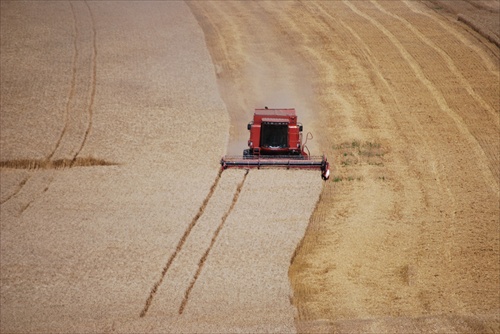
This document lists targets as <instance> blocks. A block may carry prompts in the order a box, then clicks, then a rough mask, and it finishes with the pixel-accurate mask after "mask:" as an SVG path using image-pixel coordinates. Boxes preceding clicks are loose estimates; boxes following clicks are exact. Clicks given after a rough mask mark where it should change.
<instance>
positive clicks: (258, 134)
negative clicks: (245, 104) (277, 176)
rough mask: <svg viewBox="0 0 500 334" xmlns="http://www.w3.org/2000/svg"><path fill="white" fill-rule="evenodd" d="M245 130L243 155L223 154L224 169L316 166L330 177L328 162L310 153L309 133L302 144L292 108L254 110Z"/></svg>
mask: <svg viewBox="0 0 500 334" xmlns="http://www.w3.org/2000/svg"><path fill="white" fill-rule="evenodd" d="M248 130H250V139H249V140H248V149H245V150H244V151H243V156H225V157H223V158H222V159H221V161H220V163H221V165H222V168H223V169H226V168H264V167H281V168H287V169H288V168H296V169H318V170H321V177H322V178H323V180H328V178H329V177H330V164H329V163H328V161H327V159H326V157H325V156H324V155H323V156H317V157H315V156H311V155H310V154H309V149H307V146H306V145H305V144H306V143H307V139H312V135H311V134H310V133H308V134H307V136H306V142H305V143H304V144H302V124H300V123H297V115H296V114H295V109H268V108H267V107H266V108H264V109H255V113H254V115H253V121H252V122H250V123H248ZM305 150H307V152H306V151H305Z"/></svg>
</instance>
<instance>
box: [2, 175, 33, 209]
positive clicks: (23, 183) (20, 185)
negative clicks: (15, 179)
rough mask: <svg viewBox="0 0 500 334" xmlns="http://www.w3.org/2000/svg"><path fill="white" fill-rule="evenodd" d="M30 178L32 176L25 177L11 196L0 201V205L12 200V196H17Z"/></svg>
mask: <svg viewBox="0 0 500 334" xmlns="http://www.w3.org/2000/svg"><path fill="white" fill-rule="evenodd" d="M31 177H32V175H30V176H27V177H25V178H24V179H23V180H22V181H21V182H19V185H18V186H17V187H16V189H15V190H14V192H13V193H12V194H10V195H9V196H7V198H5V199H4V200H2V201H1V202H0V205H2V204H4V203H6V202H7V201H8V200H10V199H11V198H13V197H14V196H16V195H17V194H19V192H21V190H22V189H23V187H24V185H25V184H26V183H27V182H28V180H29V179H30V178H31Z"/></svg>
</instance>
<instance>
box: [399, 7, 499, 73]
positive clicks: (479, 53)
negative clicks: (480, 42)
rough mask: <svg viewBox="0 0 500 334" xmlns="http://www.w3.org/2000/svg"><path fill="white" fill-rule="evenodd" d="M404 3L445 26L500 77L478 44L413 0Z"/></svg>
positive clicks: (489, 69)
mask: <svg viewBox="0 0 500 334" xmlns="http://www.w3.org/2000/svg"><path fill="white" fill-rule="evenodd" d="M403 3H404V4H405V5H406V6H407V7H408V8H409V9H410V10H411V11H412V12H414V13H416V14H420V15H424V16H427V17H428V18H429V19H431V20H432V21H434V22H436V23H437V24H439V25H440V26H441V27H443V28H444V30H445V31H446V32H448V33H449V34H451V35H453V36H454V37H455V38H456V39H457V40H459V41H460V42H461V43H462V44H463V45H464V46H465V47H467V48H469V49H471V50H472V51H474V52H475V53H476V54H477V55H478V56H479V57H480V58H481V59H482V60H483V63H484V65H485V66H486V68H487V69H488V71H489V72H490V73H491V74H492V75H494V76H496V77H497V78H499V77H500V73H499V72H498V68H497V66H496V65H495V63H493V62H492V61H491V59H490V57H488V56H487V55H486V53H485V52H484V51H483V50H482V49H481V48H479V47H478V46H477V45H475V44H473V43H470V41H469V40H467V38H466V37H465V36H464V35H462V34H460V33H458V32H457V31H456V30H455V29H453V28H452V27H450V25H449V24H446V23H444V22H442V21H441V20H438V19H437V18H436V17H435V16H434V15H431V14H429V13H426V12H423V11H421V10H419V9H417V8H415V5H414V4H413V3H412V2H411V1H408V0H403Z"/></svg>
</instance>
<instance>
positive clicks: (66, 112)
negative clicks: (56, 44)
mask: <svg viewBox="0 0 500 334" xmlns="http://www.w3.org/2000/svg"><path fill="white" fill-rule="evenodd" d="M69 4H70V7H71V14H72V16H73V60H72V62H71V71H72V77H71V84H70V88H69V93H68V99H67V101H66V108H65V110H64V126H63V129H62V131H61V134H60V135H59V139H58V140H57V142H56V145H55V147H54V149H53V150H52V153H50V154H49V156H48V157H47V160H50V159H52V157H53V156H54V154H55V153H56V151H57V150H58V149H59V146H60V145H61V142H62V139H63V137H64V136H65V134H66V131H67V129H68V125H69V124H68V123H69V113H70V109H71V102H72V101H73V99H74V97H75V91H76V72H77V71H76V64H77V62H78V36H79V31H78V24H77V19H76V13H75V7H74V6H73V3H72V2H71V1H69Z"/></svg>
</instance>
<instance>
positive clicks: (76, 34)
mask: <svg viewBox="0 0 500 334" xmlns="http://www.w3.org/2000/svg"><path fill="white" fill-rule="evenodd" d="M68 3H69V5H70V8H71V16H72V18H73V58H72V61H71V72H72V77H71V83H70V88H69V93H68V98H67V100H66V107H65V110H64V122H63V123H64V125H63V129H62V130H61V133H60V135H59V138H58V140H57V142H56V144H55V147H54V149H53V150H52V152H51V153H50V154H49V155H48V156H47V157H46V158H45V160H47V161H50V160H51V159H52V158H53V156H54V154H55V153H56V152H57V150H58V149H59V147H60V145H61V142H62V140H63V137H64V136H65V134H66V131H67V129H68V126H69V113H70V111H71V103H72V102H73V99H74V97H75V92H76V76H77V62H78V56H79V55H78V53H79V52H78V37H79V30H78V24H77V17H76V12H75V8H74V5H73V2H72V1H68ZM32 176H33V175H30V176H28V177H26V178H25V179H23V180H22V181H21V182H20V183H19V185H18V187H17V188H16V190H15V191H14V193H12V194H11V195H10V196H8V197H7V198H6V199H5V200H3V201H2V202H0V204H4V203H6V202H7V201H9V200H10V199H11V198H13V197H15V196H16V195H17V194H18V193H19V192H20V191H21V190H22V188H23V187H24V185H25V184H26V183H27V182H28V180H29V179H30V178H31V177H32ZM47 187H48V186H47ZM23 211H24V210H23Z"/></svg>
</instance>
